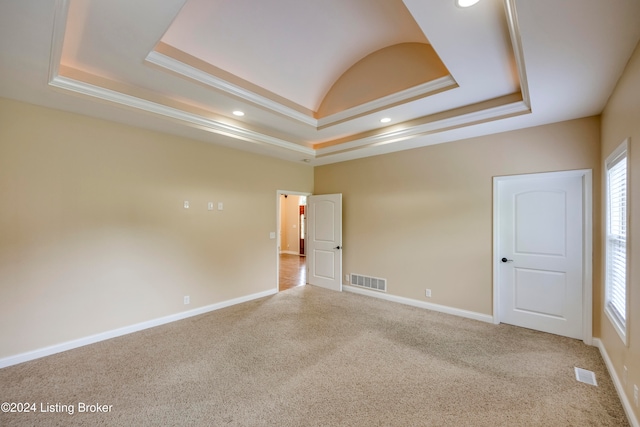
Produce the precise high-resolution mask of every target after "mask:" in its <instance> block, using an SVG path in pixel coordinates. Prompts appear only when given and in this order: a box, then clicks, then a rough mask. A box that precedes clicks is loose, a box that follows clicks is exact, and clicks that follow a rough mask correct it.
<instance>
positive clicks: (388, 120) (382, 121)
mask: <svg viewBox="0 0 640 427" xmlns="http://www.w3.org/2000/svg"><path fill="white" fill-rule="evenodd" d="M390 121H391V119H390V118H389V117H385V118H383V119H380V123H389V122H390Z"/></svg>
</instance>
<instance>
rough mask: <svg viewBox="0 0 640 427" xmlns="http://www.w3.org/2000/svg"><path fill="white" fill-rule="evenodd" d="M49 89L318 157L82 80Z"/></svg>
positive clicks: (58, 82) (60, 79) (60, 81)
mask: <svg viewBox="0 0 640 427" xmlns="http://www.w3.org/2000/svg"><path fill="white" fill-rule="evenodd" d="M49 85H51V86H53V87H56V88H60V89H64V90H68V91H71V92H75V93H79V94H82V95H87V96H90V97H93V98H99V99H102V100H105V101H109V102H113V103H116V104H120V105H124V106H127V107H132V108H136V109H139V110H143V111H147V112H150V113H153V114H158V115H161V116H165V117H169V118H172V119H177V120H180V121H182V122H186V123H189V124H191V125H195V126H197V127H200V128H203V129H205V130H207V131H210V132H214V133H217V134H221V135H225V136H229V137H232V138H236V139H241V140H243V141H247V142H252V143H259V144H267V145H271V146H274V147H279V148H283V149H286V150H289V151H296V152H299V153H302V154H305V155H307V156H314V155H315V150H313V149H312V148H308V147H303V146H301V145H298V144H294V143H292V142H289V141H285V140H282V139H279V138H274V137H271V136H269V135H264V134H262V133H259V132H254V131H251V130H248V129H243V128H240V127H238V126H233V125H229V124H226V123H222V122H219V121H217V120H212V119H208V118H206V117H203V116H200V115H197V114H192V113H188V112H185V111H182V110H178V109H176V108H172V107H167V106H166V105H162V104H158V103H155V102H151V101H147V100H145V99H141V98H137V97H134V96H130V95H126V94H123V93H120V92H116V91H113V90H109V89H105V88H102V87H98V86H95V85H91V84H88V83H84V82H81V81H78V80H74V79H70V78H68V77H64V76H56V77H54V78H53V79H52V80H51V81H50V82H49Z"/></svg>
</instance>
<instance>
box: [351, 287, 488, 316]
mask: <svg viewBox="0 0 640 427" xmlns="http://www.w3.org/2000/svg"><path fill="white" fill-rule="evenodd" d="M342 289H343V290H345V291H348V292H352V293H354V294H360V295H366V296H369V297H374V298H379V299H383V300H386V301H391V302H397V303H400V304H404V305H410V306H412V307H418V308H424V309H426V310H431V311H437V312H439V313H446V314H451V315H454V316H458V317H464V318H467V319H473V320H479V321H481V322H485V323H492V322H493V317H491V316H490V315H488V314H483V313H477V312H475V311H468V310H462V309H460V308H455V307H449V306H446V305H439V304H432V303H429V302H424V301H419V300H415V299H411V298H405V297H399V296H396V295H390V294H386V293H381V292H377V291H370V290H368V289H361V288H359V287H356V286H352V285H342Z"/></svg>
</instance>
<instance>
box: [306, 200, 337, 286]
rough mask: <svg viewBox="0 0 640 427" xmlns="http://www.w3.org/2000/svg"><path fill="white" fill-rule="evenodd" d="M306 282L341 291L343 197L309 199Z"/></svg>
mask: <svg viewBox="0 0 640 427" xmlns="http://www.w3.org/2000/svg"><path fill="white" fill-rule="evenodd" d="M307 209H308V213H307V238H308V241H307V249H308V253H307V261H308V263H307V266H308V274H307V280H308V282H309V284H311V285H316V286H320V287H323V288H327V289H331V290H335V291H342V194H325V195H319V196H309V197H308V198H307Z"/></svg>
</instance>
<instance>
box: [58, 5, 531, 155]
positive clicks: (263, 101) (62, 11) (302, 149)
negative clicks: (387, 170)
mask: <svg viewBox="0 0 640 427" xmlns="http://www.w3.org/2000/svg"><path fill="white" fill-rule="evenodd" d="M504 2H505V3H504V5H505V12H506V15H507V26H508V29H509V35H510V39H511V43H512V47H513V52H514V57H515V62H516V68H517V71H518V76H519V78H520V94H521V96H522V99H523V100H522V101H517V102H512V103H509V104H505V105H502V106H498V107H493V108H487V109H484V110H482V111H477V112H474V113H470V114H464V115H461V116H456V117H451V118H448V119H444V120H440V121H436V122H430V123H425V124H423V125H419V126H417V127H415V128H411V129H408V130H402V131H394V132H388V133H383V134H380V135H377V136H373V137H369V138H362V139H357V140H352V141H350V142H347V143H344V144H338V145H336V146H331V147H326V148H322V149H319V150H314V149H312V148H310V147H306V146H303V145H300V144H296V143H294V142H291V141H285V140H282V139H279V138H275V137H272V136H269V135H266V134H262V133H259V132H255V131H251V130H247V129H243V128H241V127H238V126H232V125H228V124H225V123H222V122H219V121H216V120H212V119H208V118H206V117H203V116H200V115H196V114H192V113H187V112H185V111H182V110H178V109H175V108H170V107H167V106H164V105H162V104H158V103H154V102H151V101H148V100H144V99H139V98H136V97H134V96H130V95H126V94H123V93H118V92H115V91H112V90H109V89H105V88H101V87H98V86H94V85H91V84H88V83H84V82H81V81H76V80H73V79H70V78H67V77H64V76H60V75H59V74H58V73H59V66H60V58H61V54H62V49H63V43H64V33H65V29H66V20H67V14H68V5H69V0H56V8H55V15H54V26H53V37H52V44H51V56H50V63H49V84H50V85H51V86H54V87H58V88H61V89H65V90H69V91H72V92H76V93H80V94H84V95H88V96H91V97H96V98H99V99H103V100H106V101H110V102H115V103H117V104H120V105H125V106H128V107H132V108H136V109H140V110H143V111H148V112H151V113H154V114H159V115H162V116H165V117H169V118H173V119H177V120H180V121H182V122H185V123H187V124H191V125H192V126H195V127H198V128H201V129H204V130H207V131H211V132H214V133H218V134H221V135H225V136H228V137H231V138H236V139H240V140H244V141H248V142H253V143H258V144H266V145H268V146H275V147H278V148H283V149H285V150H289V151H293V152H298V153H303V154H304V155H305V157H309V158H316V159H317V158H320V157H328V156H330V155H335V154H341V153H345V152H351V151H356V150H361V149H367V148H375V147H378V146H383V145H387V144H392V143H396V142H400V141H404V140H407V139H412V138H415V137H419V136H423V135H427V134H432V133H437V132H444V131H447V130H451V129H456V128H461V127H465V126H472V125H475V124H478V123H483V122H486V121H495V120H500V119H504V118H507V117H510V116H513V115H519V114H527V113H530V112H531V103H530V99H529V89H528V82H527V76H526V70H525V64H524V55H523V52H522V43H521V39H520V28H519V24H518V19H517V13H516V6H515V3H516V2H515V0H504ZM146 60H147V61H148V62H150V63H154V64H155V65H157V66H159V67H163V68H165V69H169V70H171V71H173V72H175V73H178V74H181V75H184V76H186V77H189V78H191V79H194V80H197V81H199V82H201V83H203V84H207V85H209V86H211V87H215V88H216V89H218V90H222V91H225V92H226V93H230V94H232V95H233V96H238V97H241V98H242V99H246V100H247V101H250V102H252V103H254V104H257V105H260V106H262V107H265V108H267V109H269V110H271V111H273V112H276V113H279V114H283V115H285V116H287V117H290V118H292V119H295V120H298V121H300V122H302V123H306V124H308V125H311V126H314V127H316V128H318V123H323V126H328V125H329V124H331V123H342V122H344V121H346V120H350V119H354V118H356V117H359V116H361V115H366V114H370V113H372V112H374V111H377V110H380V109H382V108H386V106H385V105H384V104H385V103H387V105H388V103H389V102H392V103H393V102H400V101H401V100H402V99H405V97H409V98H410V97H415V96H419V95H420V94H421V93H422V92H423V91H426V92H428V91H437V90H439V89H443V88H447V87H448V85H449V86H450V85H453V84H456V82H455V80H454V79H453V77H451V76H445V77H442V78H440V79H437V80H434V81H432V82H428V83H426V84H424V85H418V86H416V87H414V88H410V89H407V90H405V91H402V92H399V93H397V94H393V95H389V96H388V97H383V98H380V99H378V100H375V101H372V102H370V103H366V104H363V105H360V106H357V107H353V108H352V109H349V110H345V111H343V112H340V113H336V114H334V115H332V116H328V117H325V118H323V119H321V120H320V121H319V120H317V119H315V118H313V117H311V116H310V115H309V114H306V113H304V112H301V111H298V110H296V109H294V108H291V107H287V106H286V105H283V104H280V103H278V102H275V101H272V100H270V99H268V98H267V97H264V96H262V95H259V94H256V93H253V92H251V91H248V90H246V89H243V88H241V87H239V86H237V85H233V84H232V83H229V82H227V81H225V80H223V79H219V78H217V77H215V76H212V75H210V74H208V73H206V72H203V71H201V70H198V69H196V68H195V67H191V66H189V65H187V64H184V63H181V62H180V61H177V60H175V59H173V58H171V57H169V56H166V55H163V54H161V53H158V52H155V51H152V52H151V53H149V55H148V56H147V58H146ZM409 98H407V99H409Z"/></svg>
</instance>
